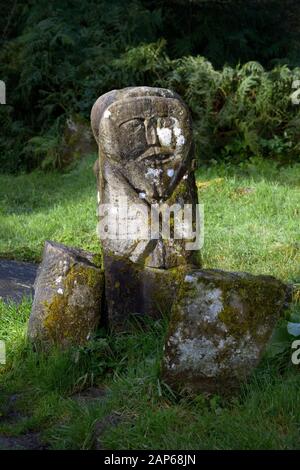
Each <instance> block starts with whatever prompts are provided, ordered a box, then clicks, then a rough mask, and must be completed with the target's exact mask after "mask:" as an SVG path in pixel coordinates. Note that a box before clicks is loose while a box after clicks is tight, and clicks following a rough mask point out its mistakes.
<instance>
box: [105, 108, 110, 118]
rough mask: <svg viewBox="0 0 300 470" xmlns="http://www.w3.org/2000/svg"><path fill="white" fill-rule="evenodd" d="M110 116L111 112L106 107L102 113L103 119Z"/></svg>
mask: <svg viewBox="0 0 300 470" xmlns="http://www.w3.org/2000/svg"><path fill="white" fill-rule="evenodd" d="M110 116H111V112H110V111H109V110H108V109H106V110H105V111H104V114H103V117H104V119H109V118H110Z"/></svg>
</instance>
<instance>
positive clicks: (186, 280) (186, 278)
mask: <svg viewBox="0 0 300 470" xmlns="http://www.w3.org/2000/svg"><path fill="white" fill-rule="evenodd" d="M184 280H185V282H194V281H195V278H194V277H193V276H191V275H190V274H187V275H186V276H185V278H184Z"/></svg>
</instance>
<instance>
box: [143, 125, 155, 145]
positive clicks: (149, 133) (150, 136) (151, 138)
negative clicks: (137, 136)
mask: <svg viewBox="0 0 300 470" xmlns="http://www.w3.org/2000/svg"><path fill="white" fill-rule="evenodd" d="M145 129H146V140H147V144H148V145H156V143H157V134H156V129H155V126H154V124H153V122H150V121H148V120H147V119H146V120H145Z"/></svg>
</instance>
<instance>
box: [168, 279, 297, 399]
mask: <svg viewBox="0 0 300 470" xmlns="http://www.w3.org/2000/svg"><path fill="white" fill-rule="evenodd" d="M288 295H289V289H288V287H287V286H286V285H285V284H283V283H282V282H280V281H279V280H277V279H275V278H273V277H271V276H253V275H251V274H246V273H227V272H223V271H219V270H200V271H199V270H191V271H190V272H187V273H186V275H185V278H184V282H183V283H182V286H181V289H180V291H179V295H178V298H177V300H176V302H175V303H174V305H173V310H172V315H171V323H170V329H169V332H168V336H167V341H166V345H165V355H164V361H163V371H162V374H163V378H164V380H165V381H166V382H167V383H168V384H169V385H171V386H172V387H173V388H175V389H177V390H181V391H183V390H186V391H192V392H204V393H209V394H210V393H219V394H228V393H230V391H231V390H233V389H234V388H236V387H237V386H238V385H239V383H240V382H241V381H242V380H244V379H245V378H246V377H247V376H248V375H249V374H250V373H251V371H252V370H253V368H254V367H255V366H256V365H257V364H258V361H259V359H260V357H261V354H262V352H263V350H264V348H265V346H266V344H267V342H268V340H269V338H270V335H271V333H272V331H273V328H274V326H275V324H276V321H277V320H278V318H279V316H280V313H281V311H282V310H283V308H284V307H285V306H286V302H287V298H288Z"/></svg>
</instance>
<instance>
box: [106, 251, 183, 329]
mask: <svg viewBox="0 0 300 470" xmlns="http://www.w3.org/2000/svg"><path fill="white" fill-rule="evenodd" d="M104 261H105V267H106V271H105V295H106V305H107V311H108V320H109V325H110V327H111V329H114V330H125V329H126V325H127V321H128V317H130V315H134V316H138V317H139V316H144V315H148V316H150V317H152V318H154V319H157V318H161V317H162V315H167V316H169V315H170V313H171V309H172V305H173V302H174V299H175V297H176V294H177V290H178V288H179V286H180V284H181V283H182V281H183V279H184V276H185V273H186V270H187V267H186V266H184V265H183V266H179V267H175V268H170V269H157V268H149V267H142V266H140V265H138V264H136V263H132V262H131V261H129V260H127V261H125V260H124V259H123V258H119V259H117V258H114V257H109V258H106V259H105V260H104Z"/></svg>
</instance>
